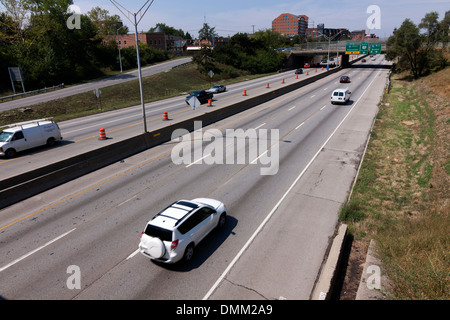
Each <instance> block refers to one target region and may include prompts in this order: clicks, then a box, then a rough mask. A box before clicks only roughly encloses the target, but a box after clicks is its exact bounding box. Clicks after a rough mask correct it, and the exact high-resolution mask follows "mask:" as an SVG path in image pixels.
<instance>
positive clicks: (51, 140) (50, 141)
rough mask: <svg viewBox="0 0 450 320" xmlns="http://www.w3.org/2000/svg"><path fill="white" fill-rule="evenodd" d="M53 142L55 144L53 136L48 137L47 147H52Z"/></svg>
mask: <svg viewBox="0 0 450 320" xmlns="http://www.w3.org/2000/svg"><path fill="white" fill-rule="evenodd" d="M55 144H56V140H55V138H48V139H47V146H48V147H53V146H54V145H55Z"/></svg>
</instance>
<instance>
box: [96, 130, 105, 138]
mask: <svg viewBox="0 0 450 320" xmlns="http://www.w3.org/2000/svg"><path fill="white" fill-rule="evenodd" d="M98 139H99V140H106V133H105V129H103V128H100V137H99V138H98Z"/></svg>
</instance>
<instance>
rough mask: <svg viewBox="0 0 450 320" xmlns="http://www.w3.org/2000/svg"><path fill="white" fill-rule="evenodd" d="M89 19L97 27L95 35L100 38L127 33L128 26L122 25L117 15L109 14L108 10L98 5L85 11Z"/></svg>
mask: <svg viewBox="0 0 450 320" xmlns="http://www.w3.org/2000/svg"><path fill="white" fill-rule="evenodd" d="M87 16H88V17H89V19H90V20H91V21H92V22H93V23H94V24H95V25H96V27H97V30H98V31H97V36H98V37H99V38H100V39H105V38H107V37H108V36H111V35H115V34H116V33H117V32H119V34H127V33H128V31H129V30H128V27H127V26H125V25H123V23H122V21H121V19H120V17H119V16H118V15H116V14H115V15H112V16H111V15H110V14H109V11H108V10H106V9H102V8H100V7H95V8H93V9H92V10H91V11H89V12H88V13H87Z"/></svg>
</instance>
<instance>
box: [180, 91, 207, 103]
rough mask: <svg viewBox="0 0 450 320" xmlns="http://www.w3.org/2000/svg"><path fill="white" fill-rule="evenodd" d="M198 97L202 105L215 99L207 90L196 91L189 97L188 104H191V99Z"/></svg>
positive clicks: (187, 98)
mask: <svg viewBox="0 0 450 320" xmlns="http://www.w3.org/2000/svg"><path fill="white" fill-rule="evenodd" d="M194 96H195V97H197V99H198V101H200V103H206V102H208V100H209V99H212V98H213V96H214V95H213V93H212V92H208V91H205V90H196V91H193V92H191V93H190V94H189V95H188V96H187V97H186V100H185V101H186V103H187V104H189V99H191V98H192V97H194Z"/></svg>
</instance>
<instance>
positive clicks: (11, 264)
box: [0, 228, 76, 272]
mask: <svg viewBox="0 0 450 320" xmlns="http://www.w3.org/2000/svg"><path fill="white" fill-rule="evenodd" d="M75 229H76V228H73V229H72V230H70V231H67V232H66V233H64V234H62V235H60V236H59V237H56V238H55V239H53V240H51V241H49V242H47V243H46V244H44V245H42V246H40V247H39V248H37V249H34V250H33V251H31V252H29V253H27V254H26V255H24V256H22V257H20V258H19V259H16V260H14V261H13V262H11V263H9V264H7V265H6V266H4V267H2V268H0V272H2V271H4V270H6V269H8V268H9V267H11V266H13V265H15V264H16V263H18V262H20V261H22V260H23V259H25V258H27V257H29V256H31V255H32V254H34V253H36V252H38V251H39V250H41V249H44V248H45V247H47V246H49V245H51V244H52V243H53V242H55V241H58V240H59V239H61V238H63V237H65V236H67V235H68V234H69V233H71V232H73V231H75Z"/></svg>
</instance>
